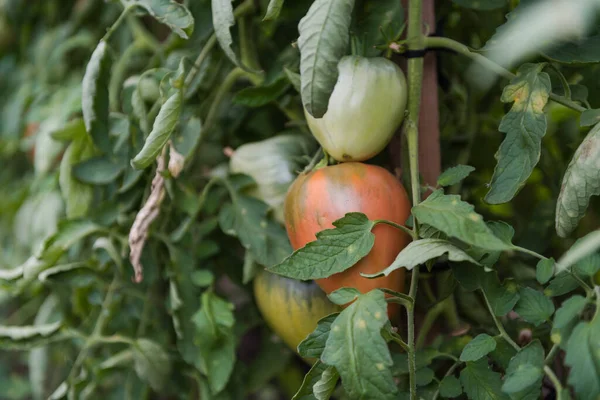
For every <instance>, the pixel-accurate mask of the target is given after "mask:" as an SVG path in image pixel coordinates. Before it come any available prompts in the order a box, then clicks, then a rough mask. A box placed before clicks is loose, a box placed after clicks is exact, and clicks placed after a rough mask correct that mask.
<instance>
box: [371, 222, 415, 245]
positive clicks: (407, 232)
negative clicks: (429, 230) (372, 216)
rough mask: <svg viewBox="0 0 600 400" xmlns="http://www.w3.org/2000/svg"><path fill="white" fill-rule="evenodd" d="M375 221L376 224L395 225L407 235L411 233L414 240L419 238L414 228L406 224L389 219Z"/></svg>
mask: <svg viewBox="0 0 600 400" xmlns="http://www.w3.org/2000/svg"><path fill="white" fill-rule="evenodd" d="M373 222H374V223H375V225H377V224H386V225H389V226H393V227H394V228H396V229H400V230H401V231H402V232H404V233H406V234H407V235H410V237H411V238H413V240H417V239H418V237H417V236H415V233H414V232H413V231H412V230H410V229H408V228H407V227H405V226H404V225H400V224H397V223H395V222H393V221H388V220H387V219H376V220H375V221H373Z"/></svg>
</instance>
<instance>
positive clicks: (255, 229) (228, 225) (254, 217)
mask: <svg viewBox="0 0 600 400" xmlns="http://www.w3.org/2000/svg"><path fill="white" fill-rule="evenodd" d="M268 211H269V206H267V205H266V204H265V203H263V202H262V201H260V200H258V199H255V198H253V197H248V196H244V195H241V194H235V196H234V197H233V203H231V204H226V205H225V206H224V207H222V208H221V212H220V213H219V225H220V226H221V229H222V230H223V232H224V233H226V234H227V235H231V236H236V237H238V238H239V239H240V242H241V243H242V246H244V247H245V248H246V249H247V250H248V251H250V252H251V253H252V255H253V256H254V258H255V260H256V261H257V262H258V263H259V264H261V265H264V266H267V267H269V266H272V265H276V264H278V263H280V262H281V260H283V259H284V258H285V257H286V256H287V255H289V254H290V253H291V252H292V248H291V246H290V243H289V240H288V238H287V235H286V234H285V230H284V229H283V228H282V227H281V226H280V225H279V224H277V223H276V222H274V221H272V220H271V219H267V213H268Z"/></svg>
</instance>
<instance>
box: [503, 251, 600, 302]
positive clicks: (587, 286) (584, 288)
mask: <svg viewBox="0 0 600 400" xmlns="http://www.w3.org/2000/svg"><path fill="white" fill-rule="evenodd" d="M513 249H514V250H516V251H520V252H521V253H525V254H529V255H530V256H533V257H536V258H539V259H540V260H547V259H548V258H547V257H544V256H543V255H541V254H538V253H536V252H535V251H533V250H529V249H526V248H524V247H520V246H514V247H513ZM566 272H567V273H569V274H570V275H571V276H572V277H573V279H575V280H576V281H577V282H578V283H579V286H581V287H582V288H583V290H585V293H586V294H590V293H591V292H592V291H593V290H594V289H592V288H591V287H590V285H588V284H587V283H585V281H584V280H583V279H581V278H580V277H579V276H577V274H576V273H574V272H573V271H572V269H571V268H569V269H567V270H566Z"/></svg>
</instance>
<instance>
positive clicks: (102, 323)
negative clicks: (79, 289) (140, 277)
mask: <svg viewBox="0 0 600 400" xmlns="http://www.w3.org/2000/svg"><path fill="white" fill-rule="evenodd" d="M118 283H119V275H117V274H115V277H114V278H113V280H112V282H111V284H110V286H109V287H108V291H107V292H106V296H105V297H104V301H103V302H102V307H101V309H100V314H99V315H98V319H97V320H96V324H95V325H94V330H93V331H92V334H91V335H90V336H89V337H88V338H87V340H86V342H85V344H84V345H83V348H82V349H81V351H80V352H79V354H78V355H77V358H76V359H75V362H74V363H73V367H72V368H71V371H70V372H69V376H68V377H67V382H70V381H72V380H73V379H74V378H75V374H76V373H77V371H78V370H79V368H80V367H81V364H83V362H84V361H85V359H86V358H87V356H88V353H89V352H90V350H91V349H92V347H93V346H94V345H96V344H97V343H98V338H99V337H100V335H102V331H103V330H104V328H105V327H106V324H107V323H108V318H109V317H110V312H109V308H110V306H111V304H112V301H113V294H114V291H115V289H116V288H117V286H118Z"/></svg>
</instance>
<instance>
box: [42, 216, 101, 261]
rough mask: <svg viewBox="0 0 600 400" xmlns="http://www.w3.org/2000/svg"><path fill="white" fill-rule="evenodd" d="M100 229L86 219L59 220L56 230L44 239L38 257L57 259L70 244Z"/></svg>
mask: <svg viewBox="0 0 600 400" xmlns="http://www.w3.org/2000/svg"><path fill="white" fill-rule="evenodd" d="M101 230H102V227H101V226H100V225H97V224H95V223H94V222H92V221H88V220H70V221H61V222H60V224H59V226H58V231H57V232H56V233H55V234H54V235H52V236H51V237H49V238H48V239H47V240H46V241H44V245H43V246H42V249H41V251H40V252H39V253H38V257H39V258H43V259H53V260H54V259H58V257H60V255H62V254H63V253H64V252H65V251H67V250H69V249H70V248H71V246H73V245H74V244H75V243H77V242H79V241H80V240H82V239H84V238H86V237H87V236H89V235H91V234H93V233H96V232H99V231H101Z"/></svg>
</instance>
